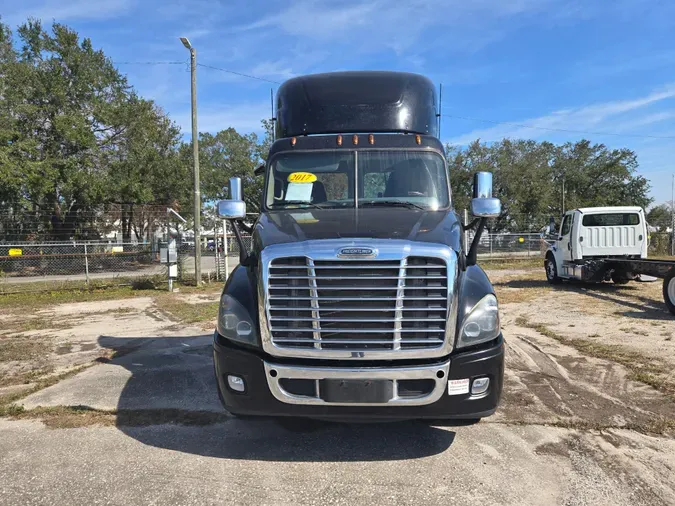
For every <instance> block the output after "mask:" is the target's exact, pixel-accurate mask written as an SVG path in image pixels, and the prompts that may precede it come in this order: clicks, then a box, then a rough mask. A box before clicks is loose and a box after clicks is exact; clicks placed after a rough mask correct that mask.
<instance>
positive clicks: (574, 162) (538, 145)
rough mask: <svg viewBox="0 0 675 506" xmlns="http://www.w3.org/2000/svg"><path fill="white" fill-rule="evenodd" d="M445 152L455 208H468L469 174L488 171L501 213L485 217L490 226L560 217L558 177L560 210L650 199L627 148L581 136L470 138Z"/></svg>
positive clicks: (525, 225) (524, 226)
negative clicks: (563, 140) (558, 140)
mask: <svg viewBox="0 0 675 506" xmlns="http://www.w3.org/2000/svg"><path fill="white" fill-rule="evenodd" d="M447 153H448V170H449V173H450V181H451V184H452V189H453V200H454V204H455V208H456V209H458V210H459V211H462V210H463V209H468V208H469V207H470V198H471V193H472V180H473V174H474V173H475V172H478V171H489V172H492V173H493V174H494V194H495V196H498V197H499V198H501V200H502V215H501V216H500V217H499V218H498V219H496V220H490V225H489V226H490V229H491V230H518V231H524V230H538V229H540V228H541V227H542V226H544V225H545V224H546V223H547V222H548V219H549V216H560V214H561V213H562V211H563V208H562V207H563V204H562V203H563V194H562V188H563V181H564V187H565V208H566V209H572V208H575V207H582V206H588V207H591V206H616V205H639V206H642V207H646V206H647V205H649V203H650V198H649V196H648V194H649V183H648V181H647V180H646V179H645V178H643V177H642V176H639V175H637V174H636V170H637V167H638V162H637V157H636V155H635V153H633V152H632V151H630V150H628V149H615V150H610V149H608V148H607V147H606V146H604V145H603V144H591V143H590V141H587V140H581V141H579V142H576V143H574V144H573V143H567V144H564V145H561V146H555V145H553V144H551V143H549V142H536V141H531V140H510V139H504V140H502V141H499V142H495V143H493V144H490V145H487V144H484V143H481V142H480V141H475V142H473V143H471V144H470V145H469V146H467V147H466V148H464V149H460V148H457V147H452V146H448V147H447ZM566 209H565V210H566Z"/></svg>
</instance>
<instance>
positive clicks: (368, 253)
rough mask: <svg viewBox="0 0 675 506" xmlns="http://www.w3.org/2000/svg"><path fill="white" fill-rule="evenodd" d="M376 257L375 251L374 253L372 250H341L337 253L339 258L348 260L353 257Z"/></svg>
mask: <svg viewBox="0 0 675 506" xmlns="http://www.w3.org/2000/svg"><path fill="white" fill-rule="evenodd" d="M376 255H377V251H375V250H374V249H373V248H342V249H341V250H340V252H339V253H338V256H339V257H350V258H354V257H360V258H366V257H370V258H372V257H374V256H376Z"/></svg>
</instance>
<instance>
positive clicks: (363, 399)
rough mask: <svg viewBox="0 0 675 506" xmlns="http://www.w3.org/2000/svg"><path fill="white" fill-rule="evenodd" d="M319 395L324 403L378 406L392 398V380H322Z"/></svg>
mask: <svg viewBox="0 0 675 506" xmlns="http://www.w3.org/2000/svg"><path fill="white" fill-rule="evenodd" d="M319 395H320V397H321V399H323V400H324V401H326V402H335V403H353V404H378V403H386V402H388V401H390V400H391V399H392V398H393V397H394V382H393V380H362V379H357V380H355V379H323V380H320V381H319Z"/></svg>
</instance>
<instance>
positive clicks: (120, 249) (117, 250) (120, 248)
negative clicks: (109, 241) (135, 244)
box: [112, 246, 124, 253]
mask: <svg viewBox="0 0 675 506" xmlns="http://www.w3.org/2000/svg"><path fill="white" fill-rule="evenodd" d="M112 252H113V253H124V246H113V247H112Z"/></svg>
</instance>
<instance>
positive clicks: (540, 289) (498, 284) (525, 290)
mask: <svg viewBox="0 0 675 506" xmlns="http://www.w3.org/2000/svg"><path fill="white" fill-rule="evenodd" d="M492 286H493V287H494V289H495V293H496V294H497V299H498V300H499V303H500V304H515V303H519V302H528V301H531V300H533V299H536V298H538V297H542V296H544V295H547V294H549V293H551V291H552V288H551V286H550V285H549V284H548V283H547V282H546V279H545V277H544V275H543V274H542V273H539V272H532V273H527V274H519V275H515V274H514V275H509V276H506V277H504V278H500V279H498V280H496V281H494V282H493V283H492Z"/></svg>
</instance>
